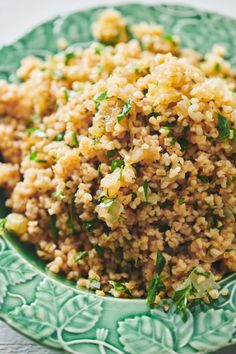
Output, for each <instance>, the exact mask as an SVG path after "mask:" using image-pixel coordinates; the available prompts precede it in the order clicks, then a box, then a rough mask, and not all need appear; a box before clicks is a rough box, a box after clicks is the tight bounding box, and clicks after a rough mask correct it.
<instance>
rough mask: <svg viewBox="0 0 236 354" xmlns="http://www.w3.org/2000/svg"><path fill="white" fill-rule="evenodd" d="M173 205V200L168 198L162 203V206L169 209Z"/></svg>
mask: <svg viewBox="0 0 236 354" xmlns="http://www.w3.org/2000/svg"><path fill="white" fill-rule="evenodd" d="M172 205H173V202H172V201H171V200H169V199H166V200H165V201H164V202H163V203H161V204H160V208H161V209H167V208H170V207H172Z"/></svg>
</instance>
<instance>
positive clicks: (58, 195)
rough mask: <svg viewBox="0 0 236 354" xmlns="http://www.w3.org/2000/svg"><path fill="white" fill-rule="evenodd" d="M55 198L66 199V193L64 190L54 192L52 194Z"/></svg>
mask: <svg viewBox="0 0 236 354" xmlns="http://www.w3.org/2000/svg"><path fill="white" fill-rule="evenodd" d="M52 196H53V198H59V199H64V198H65V193H63V192H54V193H53V194H52Z"/></svg>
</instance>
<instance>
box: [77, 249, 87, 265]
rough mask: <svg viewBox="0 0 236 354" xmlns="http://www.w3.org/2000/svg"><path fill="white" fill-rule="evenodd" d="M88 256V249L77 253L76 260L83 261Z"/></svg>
mask: <svg viewBox="0 0 236 354" xmlns="http://www.w3.org/2000/svg"><path fill="white" fill-rule="evenodd" d="M87 256H88V252H87V251H81V252H78V253H77V255H76V256H75V261H76V262H79V261H81V260H82V259H84V258H85V257H87Z"/></svg>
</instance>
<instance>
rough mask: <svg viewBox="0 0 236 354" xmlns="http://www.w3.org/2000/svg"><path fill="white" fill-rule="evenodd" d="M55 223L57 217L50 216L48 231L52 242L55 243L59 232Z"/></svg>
mask: <svg viewBox="0 0 236 354" xmlns="http://www.w3.org/2000/svg"><path fill="white" fill-rule="evenodd" d="M56 223H57V216H56V215H55V214H53V215H51V216H50V230H51V237H52V239H53V241H56V240H57V238H58V235H59V231H58V228H57V225H56Z"/></svg>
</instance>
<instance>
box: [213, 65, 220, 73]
mask: <svg viewBox="0 0 236 354" xmlns="http://www.w3.org/2000/svg"><path fill="white" fill-rule="evenodd" d="M214 70H215V71H216V72H217V73H218V72H220V71H221V65H220V63H215V66H214Z"/></svg>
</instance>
